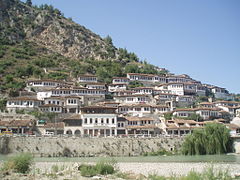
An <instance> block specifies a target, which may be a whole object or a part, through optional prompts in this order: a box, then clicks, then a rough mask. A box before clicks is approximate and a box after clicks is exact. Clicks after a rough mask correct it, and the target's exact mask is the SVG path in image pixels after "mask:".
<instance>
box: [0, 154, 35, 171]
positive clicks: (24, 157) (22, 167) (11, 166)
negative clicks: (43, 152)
mask: <svg viewBox="0 0 240 180" xmlns="http://www.w3.org/2000/svg"><path fill="white" fill-rule="evenodd" d="M32 162H33V157H32V155H31V154H29V153H22V154H19V155H17V156H15V157H13V158H11V159H9V160H8V161H6V162H4V164H3V167H2V169H1V170H2V171H14V172H17V173H27V172H29V170H30V166H31V164H32Z"/></svg>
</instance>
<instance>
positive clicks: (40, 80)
mask: <svg viewBox="0 0 240 180" xmlns="http://www.w3.org/2000/svg"><path fill="white" fill-rule="evenodd" d="M27 82H56V83H66V82H64V81H58V80H52V79H35V80H34V79H33V80H28V81H27Z"/></svg>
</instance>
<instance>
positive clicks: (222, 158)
mask: <svg viewBox="0 0 240 180" xmlns="http://www.w3.org/2000/svg"><path fill="white" fill-rule="evenodd" d="M10 157H11V156H7V155H0V161H4V160H6V159H8V158H10ZM112 159H114V160H115V161H116V162H126V163H128V162H129V163H131V162H136V163H151V162H152V163H161V162H162V163H166V162H178V163H183V162H186V163H191V162H194V163H196V162H209V163H211V162H212V163H223V162H226V163H237V164H240V155H239V154H223V155H198V156H184V155H173V156H137V157H72V158H70V157H51V158H46V157H42V158H40V157H36V158H34V161H35V162H97V161H100V160H112Z"/></svg>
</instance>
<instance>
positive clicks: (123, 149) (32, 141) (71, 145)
mask: <svg viewBox="0 0 240 180" xmlns="http://www.w3.org/2000/svg"><path fill="white" fill-rule="evenodd" d="M181 143H182V139H181V138H77V137H76V138H75V137H9V139H8V148H9V152H11V153H19V152H30V153H32V154H34V155H35V156H41V157H58V156H61V157H85V156H86V157H89V156H139V155H143V154H144V153H146V152H156V151H159V150H161V149H165V150H168V151H174V150H176V149H179V147H180V146H181ZM4 146H5V138H4V137H1V138H0V149H2V148H3V147H4Z"/></svg>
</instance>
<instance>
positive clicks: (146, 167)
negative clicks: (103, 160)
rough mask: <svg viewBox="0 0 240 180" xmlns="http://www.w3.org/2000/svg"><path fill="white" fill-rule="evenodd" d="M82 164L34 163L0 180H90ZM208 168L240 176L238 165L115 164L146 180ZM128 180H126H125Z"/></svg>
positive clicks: (128, 172) (103, 177) (124, 171)
mask: <svg viewBox="0 0 240 180" xmlns="http://www.w3.org/2000/svg"><path fill="white" fill-rule="evenodd" d="M81 164H82V162H35V163H34V164H33V165H32V167H31V172H30V173H29V174H28V175H17V174H9V175H6V176H2V177H1V179H8V180H11V179H14V178H16V177H18V179H20V180H23V179H24V180H27V179H34V178H35V179H36V178H37V179H43V180H45V179H46V180H47V179H92V177H91V178H87V177H82V176H81V175H80V172H79V170H78V167H79V165H81ZM91 164H93V163H91ZM209 167H213V168H214V169H216V171H217V170H221V171H228V172H229V174H230V175H231V176H236V175H239V174H240V164H239V163H205V162H204V163H199V162H198V163H188V162H186V163H173V162H169V163H165V162H164V163H130V162H128V163H126V162H119V163H117V164H116V169H118V170H119V172H120V173H121V174H128V175H129V176H130V177H131V178H129V179H137V178H138V177H141V179H147V177H148V176H149V175H153V174H154V175H159V176H165V177H169V176H172V175H176V176H182V175H187V174H188V173H189V172H190V171H195V172H199V173H200V172H203V171H204V170H206V169H207V168H209ZM95 178H96V179H99V178H101V179H116V178H117V179H125V178H123V176H121V175H108V176H98V177H95ZM127 179H128V178H127Z"/></svg>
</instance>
